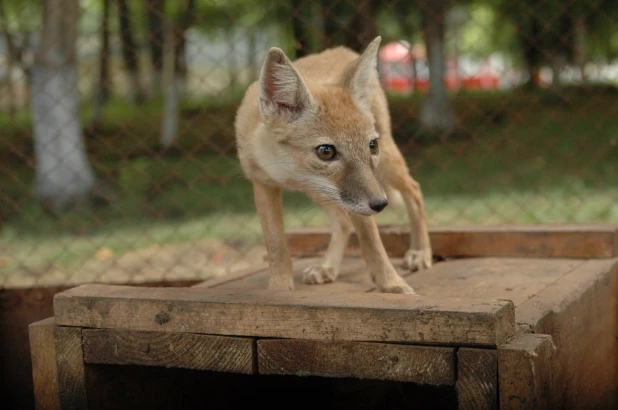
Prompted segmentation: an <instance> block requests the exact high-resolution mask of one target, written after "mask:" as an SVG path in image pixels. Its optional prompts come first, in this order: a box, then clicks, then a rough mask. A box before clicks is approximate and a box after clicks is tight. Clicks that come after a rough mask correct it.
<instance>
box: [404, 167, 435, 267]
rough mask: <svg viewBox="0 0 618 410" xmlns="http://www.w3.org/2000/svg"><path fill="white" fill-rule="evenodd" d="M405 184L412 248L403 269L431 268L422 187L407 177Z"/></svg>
mask: <svg viewBox="0 0 618 410" xmlns="http://www.w3.org/2000/svg"><path fill="white" fill-rule="evenodd" d="M406 177H407V178H405V181H404V183H403V190H402V191H400V192H401V193H402V196H403V199H404V201H405V203H406V209H407V210H408V218H409V220H410V248H409V249H408V251H407V252H406V254H405V255H404V257H403V262H402V267H403V268H404V269H409V270H411V271H415V270H422V269H428V268H431V265H432V262H433V260H432V252H431V243H430V241H429V232H428V231H427V223H426V222H425V203H424V200H423V192H422V191H421V186H420V184H419V183H418V182H416V181H415V180H414V179H412V177H410V176H409V175H406Z"/></svg>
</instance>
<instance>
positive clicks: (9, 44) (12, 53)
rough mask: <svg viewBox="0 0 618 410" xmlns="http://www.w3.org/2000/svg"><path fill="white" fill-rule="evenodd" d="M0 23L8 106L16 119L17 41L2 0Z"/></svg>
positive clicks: (12, 118) (0, 4) (10, 116)
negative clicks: (14, 82)
mask: <svg viewBox="0 0 618 410" xmlns="http://www.w3.org/2000/svg"><path fill="white" fill-rule="evenodd" d="M0 24H1V25H2V32H3V34H4V39H5V42H6V56H5V60H6V73H7V75H6V82H5V84H4V85H5V87H6V96H7V98H8V106H9V118H10V119H11V120H14V119H15V111H16V106H15V105H16V101H15V87H13V66H14V62H15V57H16V49H15V43H14V41H13V36H12V34H11V33H10V32H9V28H8V19H7V17H6V12H5V10H4V1H3V0H0Z"/></svg>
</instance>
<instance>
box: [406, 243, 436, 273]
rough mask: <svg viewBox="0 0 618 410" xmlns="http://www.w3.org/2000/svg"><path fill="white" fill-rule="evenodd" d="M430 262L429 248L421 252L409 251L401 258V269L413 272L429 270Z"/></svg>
mask: <svg viewBox="0 0 618 410" xmlns="http://www.w3.org/2000/svg"><path fill="white" fill-rule="evenodd" d="M432 262H433V260H432V257H431V248H429V249H422V250H416V249H409V250H408V251H407V252H406V254H405V256H404V257H403V262H401V267H402V268H404V269H406V270H409V271H410V272H414V271H417V270H423V269H429V268H431V265H432Z"/></svg>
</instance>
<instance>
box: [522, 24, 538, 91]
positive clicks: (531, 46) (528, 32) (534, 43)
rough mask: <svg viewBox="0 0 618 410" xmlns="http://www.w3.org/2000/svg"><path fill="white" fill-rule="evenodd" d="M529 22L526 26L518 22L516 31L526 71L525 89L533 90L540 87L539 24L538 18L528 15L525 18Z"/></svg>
mask: <svg viewBox="0 0 618 410" xmlns="http://www.w3.org/2000/svg"><path fill="white" fill-rule="evenodd" d="M524 18H527V19H528V20H529V21H528V22H527V24H523V23H522V22H520V24H519V25H518V29H517V36H518V37H519V42H520V45H521V48H522V55H523V58H524V62H525V64H526V69H527V71H528V76H529V79H528V82H527V83H526V84H525V85H524V87H525V88H528V89H535V88H539V87H540V85H541V84H540V76H539V66H540V64H541V47H540V44H541V22H539V21H538V18H537V17H535V16H533V15H530V16H526V17H524Z"/></svg>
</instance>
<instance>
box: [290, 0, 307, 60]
mask: <svg viewBox="0 0 618 410" xmlns="http://www.w3.org/2000/svg"><path fill="white" fill-rule="evenodd" d="M304 6H305V7H304ZM305 10H307V9H306V2H304V1H303V0H292V10H291V11H292V31H293V33H294V49H295V50H296V58H301V57H304V56H306V55H307V54H309V30H308V28H309V25H308V24H307V19H308V18H309V16H307V13H305Z"/></svg>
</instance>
